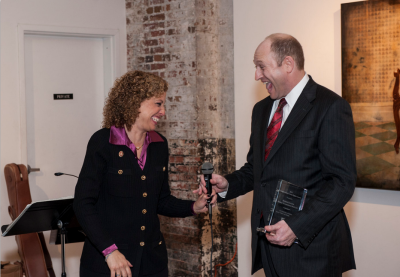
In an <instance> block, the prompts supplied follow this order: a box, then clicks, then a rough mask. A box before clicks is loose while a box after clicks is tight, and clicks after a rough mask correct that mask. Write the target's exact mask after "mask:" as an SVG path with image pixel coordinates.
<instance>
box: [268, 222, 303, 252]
mask: <svg viewBox="0 0 400 277" xmlns="http://www.w3.org/2000/svg"><path fill="white" fill-rule="evenodd" d="M264 228H265V230H266V231H267V232H269V234H268V233H266V234H265V236H266V238H267V240H268V241H269V242H270V243H272V244H276V245H280V246H291V245H292V244H293V242H294V241H295V239H296V235H295V234H294V233H293V231H292V229H290V227H289V225H287V223H286V222H285V221H284V220H281V221H279V222H278V223H276V224H275V225H270V226H265V227H264Z"/></svg>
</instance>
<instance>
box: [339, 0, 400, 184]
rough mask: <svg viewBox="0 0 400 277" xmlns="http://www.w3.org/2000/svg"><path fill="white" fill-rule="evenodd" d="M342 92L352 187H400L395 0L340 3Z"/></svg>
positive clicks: (399, 15)
mask: <svg viewBox="0 0 400 277" xmlns="http://www.w3.org/2000/svg"><path fill="white" fill-rule="evenodd" d="M341 32H342V96H343V98H344V99H346V100H347V101H348V102H349V103H350V105H351V108H352V111H353V118H354V125H355V134H356V158H357V187H364V188H374V189H389V190H400V153H399V142H400V139H399V138H400V117H399V108H400V96H399V75H400V70H398V68H400V37H399V36H400V0H375V1H364V2H355V3H346V4H342V5H341Z"/></svg>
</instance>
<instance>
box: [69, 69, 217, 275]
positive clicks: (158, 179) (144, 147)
mask: <svg viewBox="0 0 400 277" xmlns="http://www.w3.org/2000/svg"><path fill="white" fill-rule="evenodd" d="M167 90H168V84H167V82H166V81H165V80H163V79H162V78H160V77H158V76H155V75H153V74H150V73H146V72H141V71H132V72H128V73H126V74H125V75H124V76H122V77H121V78H120V79H118V80H116V82H115V84H114V87H113V88H112V89H111V91H110V93H109V95H108V98H107V100H106V104H105V107H104V112H103V115H104V121H103V129H101V130H99V131H97V132H96V133H95V134H94V135H93V136H92V137H91V139H90V140H89V143H88V146H87V152H86V156H85V160H84V163H83V166H82V170H81V173H80V175H79V179H78V183H77V185H76V189H75V201H74V210H75V213H76V215H77V218H78V221H79V223H80V224H81V226H82V228H83V230H84V231H85V234H86V241H85V244H84V247H83V253H82V257H81V267H80V276H84V277H86V276H88V277H90V276H111V277H115V276H118V277H121V276H123V277H127V276H129V277H130V276H147V277H167V276H168V267H167V263H168V257H167V249H166V247H165V241H164V238H163V236H162V234H161V232H160V222H159V219H158V216H157V215H158V214H160V215H165V216H170V217H187V216H192V215H195V214H198V213H202V212H207V210H208V209H207V199H208V198H209V197H208V196H207V195H203V196H201V197H199V199H198V200H197V201H196V202H194V201H189V200H180V199H177V198H175V197H173V196H172V195H171V192H170V189H169V185H168V159H169V157H168V143H167V139H166V138H165V137H163V136H162V135H161V134H159V133H157V132H155V128H156V126H157V123H158V121H159V120H160V118H161V117H163V116H164V115H165V98H166V91H167ZM213 195H214V196H213V199H212V202H211V203H212V205H215V201H216V197H215V193H213Z"/></svg>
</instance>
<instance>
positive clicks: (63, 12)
mask: <svg viewBox="0 0 400 277" xmlns="http://www.w3.org/2000/svg"><path fill="white" fill-rule="evenodd" d="M0 20H1V45H0V48H1V58H0V59H1V108H0V111H1V166H0V168H1V170H0V172H1V173H0V184H1V190H0V191H1V198H0V199H1V202H0V207H1V217H0V219H1V225H4V224H9V223H10V217H9V215H8V212H7V207H8V204H9V202H8V196H7V190H6V184H5V181H4V173H3V168H4V166H5V165H6V164H7V163H11V162H15V163H20V162H21V149H20V148H21V147H20V146H21V138H20V95H19V82H20V80H19V78H20V76H19V74H18V37H17V26H18V24H30V25H46V26H57V27H78V28H90V29H100V30H101V29H118V30H119V46H120V49H119V50H120V51H119V52H120V56H119V57H117V59H119V62H118V64H119V65H120V68H119V70H117V71H118V72H120V73H125V72H126V64H127V62H126V60H127V57H126V15H125V1H124V0H113V1H106V0H62V1H53V0H35V1H32V0H3V1H1V16H0ZM75 135H79V134H75ZM85 139H86V138H85ZM79 162H81V161H79ZM59 189H60V190H61V191H63V194H65V196H68V195H71V194H73V188H72V191H71V188H70V187H68V188H67V187H60V188H59ZM71 192H72V193H71ZM0 243H1V260H2V261H7V260H10V261H15V260H20V258H19V256H18V253H17V246H16V243H15V240H14V238H13V237H7V238H1V239H0ZM51 247H57V246H51ZM69 247H73V246H67V248H66V251H67V252H68V249H69ZM58 253H60V247H59V246H58ZM67 254H68V253H67ZM59 257H60V256H58V257H53V264H54V265H58V266H57V267H56V268H55V271H56V274H57V275H59V274H60V271H61V269H60V267H59V264H60V263H59V259H60V258H59ZM69 258H70V259H72V260H73V262H72V263H71V262H70V263H69V265H70V267H67V273H68V276H78V269H79V258H80V257H79V255H76V256H73V257H69Z"/></svg>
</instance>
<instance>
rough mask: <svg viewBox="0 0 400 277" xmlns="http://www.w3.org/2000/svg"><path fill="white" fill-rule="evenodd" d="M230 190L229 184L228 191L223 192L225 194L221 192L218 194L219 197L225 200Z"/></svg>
mask: <svg viewBox="0 0 400 277" xmlns="http://www.w3.org/2000/svg"><path fill="white" fill-rule="evenodd" d="M228 189H229V184H228V187H227V188H226V191H223V192H219V193H218V195H219V197H221V198H225V197H226V194H227V193H228Z"/></svg>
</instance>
